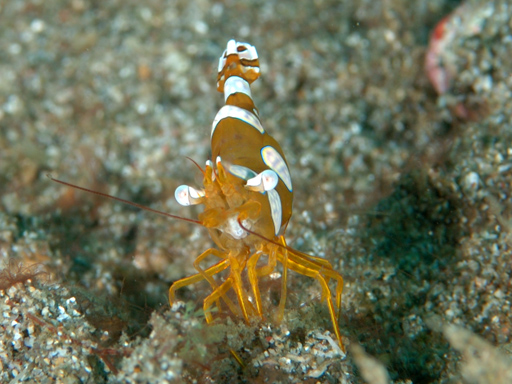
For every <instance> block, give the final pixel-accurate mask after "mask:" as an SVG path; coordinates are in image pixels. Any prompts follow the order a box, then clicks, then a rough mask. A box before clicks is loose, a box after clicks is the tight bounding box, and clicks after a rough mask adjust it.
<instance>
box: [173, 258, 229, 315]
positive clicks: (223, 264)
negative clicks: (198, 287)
mask: <svg viewBox="0 0 512 384" xmlns="http://www.w3.org/2000/svg"><path fill="white" fill-rule="evenodd" d="M227 267H229V260H227V259H226V260H222V261H220V262H218V263H217V264H215V265H212V266H211V267H210V268H208V269H207V270H206V271H204V272H205V274H207V275H208V276H213V275H215V274H217V273H219V272H222V271H223V270H225V269H226V268H227ZM201 280H204V276H203V275H201V274H200V273H196V274H195V275H192V276H189V277H185V278H183V279H180V280H178V281H175V282H174V283H173V284H172V285H171V287H170V288H169V304H170V305H172V304H173V303H174V301H175V296H176V290H177V289H180V288H183V287H186V286H187V285H191V284H195V283H198V282H200V281H201Z"/></svg>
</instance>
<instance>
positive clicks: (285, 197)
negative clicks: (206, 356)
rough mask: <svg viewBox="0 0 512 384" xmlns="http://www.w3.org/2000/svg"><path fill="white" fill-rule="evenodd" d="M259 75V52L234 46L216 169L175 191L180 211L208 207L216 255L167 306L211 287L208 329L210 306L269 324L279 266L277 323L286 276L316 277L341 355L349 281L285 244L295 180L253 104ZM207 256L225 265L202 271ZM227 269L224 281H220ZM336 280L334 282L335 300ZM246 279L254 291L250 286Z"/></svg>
mask: <svg viewBox="0 0 512 384" xmlns="http://www.w3.org/2000/svg"><path fill="white" fill-rule="evenodd" d="M259 75H260V68H259V60H258V55H257V52H256V49H255V48H254V47H253V46H251V45H249V44H246V43H239V42H236V41H234V40H230V41H229V42H228V44H227V49H226V50H225V51H224V53H223V55H222V56H221V58H220V60H219V73H218V78H217V89H218V91H220V92H223V93H224V98H225V101H226V104H225V105H224V106H223V107H222V108H221V109H220V110H219V112H218V113H217V116H216V117H215V119H214V121H213V124H212V132H211V147H212V159H214V161H215V163H212V161H210V160H208V161H207V162H206V168H205V170H204V180H203V188H202V189H200V190H198V189H195V188H193V187H190V186H186V185H182V186H180V187H178V189H177V190H176V199H177V201H178V202H179V203H180V204H182V205H192V204H203V205H204V208H205V209H204V211H203V212H202V213H201V214H200V215H199V220H200V222H201V224H202V225H203V226H205V227H206V228H207V229H208V231H209V233H210V236H211V238H212V240H213V241H214V242H215V244H216V245H217V246H218V249H217V248H210V249H208V250H206V251H205V252H203V253H202V254H201V255H199V256H198V257H197V258H196V260H195V262H194V267H195V268H196V269H197V271H198V273H197V274H195V275H192V276H190V277H186V278H183V279H181V280H178V281H176V282H175V283H174V284H172V286H171V287H170V289H169V301H170V303H171V304H172V303H173V302H174V301H175V291H176V290H177V289H178V288H181V287H184V286H187V285H190V284H194V283H196V282H199V281H201V280H207V281H208V282H209V284H210V285H211V288H212V290H213V291H212V293H211V294H210V295H209V296H208V297H206V299H205V300H204V304H203V308H204V313H205V317H206V321H207V322H208V323H211V322H212V321H213V317H212V313H211V308H212V306H213V305H214V304H215V303H216V304H217V305H220V300H222V301H224V302H225V303H226V305H227V306H228V307H229V309H230V311H231V312H233V313H234V314H235V315H238V316H241V317H243V318H244V319H245V320H246V321H247V322H248V321H249V319H250V318H253V317H259V318H263V307H262V301H261V295H260V289H259V285H258V284H259V279H260V278H262V277H264V276H268V275H270V274H271V273H273V272H274V271H275V269H276V266H277V263H281V264H282V266H283V274H282V286H281V298H280V303H279V310H278V315H277V318H278V320H281V319H282V318H283V316H284V310H285V301H286V292H287V287H286V283H287V271H288V270H290V271H294V272H297V273H299V274H302V275H305V276H309V277H312V278H314V279H316V280H317V281H318V282H319V283H320V286H321V288H322V299H325V300H326V301H327V305H328V309H329V313H330V316H331V321H332V323H333V327H334V332H335V334H336V338H337V339H338V342H339V344H340V346H341V347H342V348H343V343H342V340H341V334H340V331H339V327H338V315H337V311H339V309H340V306H341V294H342V289H343V278H342V277H341V275H340V274H339V273H338V272H336V271H335V270H334V269H333V268H332V266H331V264H330V263H329V262H328V261H327V260H325V259H322V258H319V257H314V256H310V255H307V254H304V253H302V252H299V251H296V250H294V249H291V248H290V247H288V246H287V245H286V241H285V239H284V232H285V230H286V227H287V225H288V221H289V220H290V217H291V214H292V201H293V188H292V181H291V176H290V171H289V168H288V164H287V162H286V159H285V156H284V153H283V151H282V149H281V147H280V145H279V144H278V143H277V141H276V140H275V139H274V138H273V137H272V136H270V135H269V134H268V133H267V132H266V131H265V129H264V128H263V126H262V124H261V122H260V119H259V114H258V110H257V108H256V106H255V105H254V102H253V100H252V97H251V89H250V84H251V83H252V82H253V81H254V80H256V79H257V78H258V77H259ZM264 255H265V256H267V257H268V261H267V263H266V264H265V265H260V264H259V263H258V261H259V259H260V258H261V257H262V256H264ZM209 256H214V257H216V258H218V259H219V261H218V262H217V263H216V264H214V265H213V266H210V267H208V268H206V269H204V268H202V267H201V263H202V262H203V260H205V259H206V258H207V257H209ZM228 269H229V271H228V273H227V277H226V278H225V279H224V280H223V281H221V282H218V281H217V280H216V279H215V278H214V275H216V274H218V273H220V272H222V271H224V270H228ZM245 270H246V271H247V279H245V278H244V275H245V274H244V271H245ZM330 279H333V280H335V283H336V290H335V294H334V299H333V294H332V292H331V289H330V288H329V281H330ZM247 280H248V284H247V283H245V284H244V281H247ZM230 290H233V291H234V293H235V295H236V298H237V301H238V305H235V303H234V302H233V301H232V300H231V299H230V298H229V297H228V295H227V293H228V292H229V291H230ZM250 297H252V300H251V299H250ZM336 307H337V308H336Z"/></svg>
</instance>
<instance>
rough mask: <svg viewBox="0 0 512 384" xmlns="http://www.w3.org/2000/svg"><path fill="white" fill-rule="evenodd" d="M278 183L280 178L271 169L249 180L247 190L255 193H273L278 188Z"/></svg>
mask: <svg viewBox="0 0 512 384" xmlns="http://www.w3.org/2000/svg"><path fill="white" fill-rule="evenodd" d="M278 181H279V177H278V176H277V174H276V173H275V172H274V171H272V170H270V169H266V170H264V171H263V172H261V173H259V174H257V175H256V176H254V177H253V178H251V179H249V180H247V184H246V185H245V188H247V189H249V190H251V191H255V192H265V191H271V190H273V189H274V188H275V187H276V185H277V182H278Z"/></svg>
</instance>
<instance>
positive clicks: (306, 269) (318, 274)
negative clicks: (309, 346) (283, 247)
mask: <svg viewBox="0 0 512 384" xmlns="http://www.w3.org/2000/svg"><path fill="white" fill-rule="evenodd" d="M297 256H298V257H297ZM308 264H309V265H308ZM288 268H289V269H291V270H292V271H295V272H298V273H300V274H301V275H304V276H309V277H312V278H314V279H316V280H317V281H318V282H319V283H320V286H321V287H322V297H325V298H326V300H327V307H328V309H329V314H330V316H331V322H332V324H333V327H334V333H335V335H336V338H337V339H338V343H339V345H340V347H341V349H342V350H343V352H345V347H344V346H343V341H342V340H341V333H340V329H339V325H338V316H337V315H336V309H335V307H334V303H333V300H332V294H331V290H330V288H329V285H328V284H327V281H328V279H329V278H334V279H336V280H337V281H338V283H339V282H340V279H341V282H343V279H342V278H341V275H339V277H338V276H336V275H338V274H337V272H335V271H334V270H332V269H330V270H326V269H325V267H323V265H320V264H319V263H316V262H312V261H311V260H305V259H304V258H303V257H302V256H300V255H296V254H294V253H289V257H288ZM323 274H325V275H327V277H325V276H323ZM336 292H337V293H338V289H337V290H336ZM336 300H338V297H336Z"/></svg>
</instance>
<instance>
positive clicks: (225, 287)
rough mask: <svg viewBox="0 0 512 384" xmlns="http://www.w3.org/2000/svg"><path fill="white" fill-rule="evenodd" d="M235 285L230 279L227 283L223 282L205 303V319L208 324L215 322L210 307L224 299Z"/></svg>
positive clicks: (229, 278)
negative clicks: (221, 298)
mask: <svg viewBox="0 0 512 384" xmlns="http://www.w3.org/2000/svg"><path fill="white" fill-rule="evenodd" d="M232 285H233V279H232V278H231V277H228V278H227V279H226V281H225V282H223V283H222V284H221V285H220V286H219V287H218V288H217V289H216V290H214V291H213V292H212V293H211V294H210V295H209V296H208V297H207V298H206V299H204V302H203V310H204V317H205V318H206V322H207V323H208V324H210V323H211V322H212V321H213V316H212V312H211V311H210V307H211V306H212V305H213V303H214V302H215V301H218V300H219V298H220V297H224V296H225V295H226V293H227V291H229V290H230V288H231V286H232Z"/></svg>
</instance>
